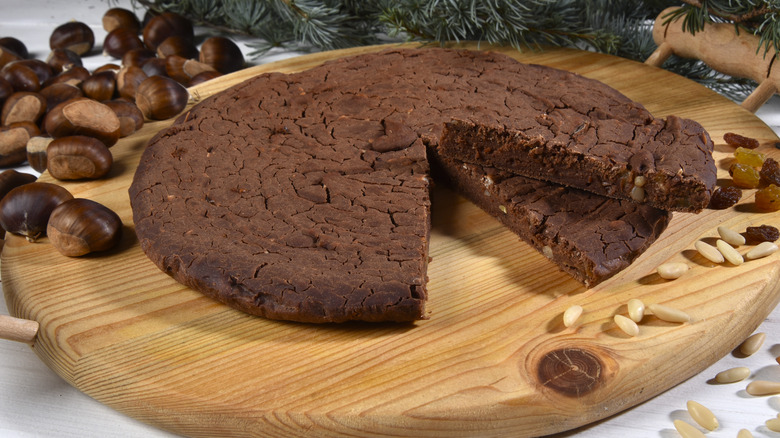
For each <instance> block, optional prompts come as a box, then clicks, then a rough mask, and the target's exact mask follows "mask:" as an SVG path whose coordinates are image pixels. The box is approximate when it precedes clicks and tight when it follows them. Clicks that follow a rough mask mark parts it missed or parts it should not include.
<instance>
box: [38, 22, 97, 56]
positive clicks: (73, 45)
mask: <svg viewBox="0 0 780 438" xmlns="http://www.w3.org/2000/svg"><path fill="white" fill-rule="evenodd" d="M94 45H95V34H94V32H92V29H91V28H90V27H89V26H87V25H86V24H84V23H82V22H80V21H69V22H67V23H65V24H61V25H59V26H57V27H56V28H55V29H54V31H52V33H51V36H50V37H49V48H51V49H52V50H54V49H68V50H71V51H73V52H75V53H76V54H78V55H84V54H86V53H89V51H90V50H92V47H94Z"/></svg>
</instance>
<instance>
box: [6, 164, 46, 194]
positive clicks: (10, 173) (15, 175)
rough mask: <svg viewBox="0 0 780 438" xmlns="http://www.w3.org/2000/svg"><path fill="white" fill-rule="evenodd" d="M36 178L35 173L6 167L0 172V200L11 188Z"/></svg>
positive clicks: (28, 182) (33, 180)
mask: <svg viewBox="0 0 780 438" xmlns="http://www.w3.org/2000/svg"><path fill="white" fill-rule="evenodd" d="M36 179H38V178H36V177H35V175H32V174H30V173H25V172H19V171H16V170H14V169H7V170H4V171H3V172H2V173H0V200H2V199H3V198H5V195H7V194H8V192H10V191H11V190H13V189H15V188H16V187H19V186H21V185H24V184H30V183H31V182H35V180H36Z"/></svg>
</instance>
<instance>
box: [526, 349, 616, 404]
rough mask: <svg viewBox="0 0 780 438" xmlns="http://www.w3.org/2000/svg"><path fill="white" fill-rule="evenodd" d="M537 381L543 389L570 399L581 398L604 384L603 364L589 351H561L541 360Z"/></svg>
mask: <svg viewBox="0 0 780 438" xmlns="http://www.w3.org/2000/svg"><path fill="white" fill-rule="evenodd" d="M537 378H538V379H539V383H541V384H542V386H544V387H547V388H550V389H552V390H554V391H556V392H558V393H560V394H562V395H565V396H568V397H579V396H582V395H585V394H587V393H589V392H591V391H593V390H595V389H596V388H598V387H599V386H600V385H601V384H602V383H603V380H604V364H603V363H602V361H601V360H600V359H599V357H598V356H596V355H595V354H594V353H592V352H590V351H588V350H583V349H581V348H562V349H558V350H553V351H551V352H549V353H547V354H545V355H544V356H543V357H542V359H541V360H540V361H539V365H538V368H537Z"/></svg>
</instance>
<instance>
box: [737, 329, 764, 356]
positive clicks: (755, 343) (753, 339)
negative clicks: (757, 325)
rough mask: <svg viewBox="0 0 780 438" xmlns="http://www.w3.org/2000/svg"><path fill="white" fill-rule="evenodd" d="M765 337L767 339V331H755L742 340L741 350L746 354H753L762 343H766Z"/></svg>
mask: <svg viewBox="0 0 780 438" xmlns="http://www.w3.org/2000/svg"><path fill="white" fill-rule="evenodd" d="M764 339H766V333H755V334H753V335H751V336H749V337H748V338H747V339H745V340H744V341H742V344H740V346H739V352H740V353H742V354H744V355H745V356H750V355H752V354H753V353H755V352H756V351H758V349H759V348H761V346H762V345H764Z"/></svg>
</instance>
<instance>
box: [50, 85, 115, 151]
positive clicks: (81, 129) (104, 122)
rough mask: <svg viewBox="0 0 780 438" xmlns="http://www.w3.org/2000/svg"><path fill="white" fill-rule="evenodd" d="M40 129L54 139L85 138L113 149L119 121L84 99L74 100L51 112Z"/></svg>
mask: <svg viewBox="0 0 780 438" xmlns="http://www.w3.org/2000/svg"><path fill="white" fill-rule="evenodd" d="M43 126H44V128H45V130H46V132H48V133H49V135H50V136H52V137H54V138H60V137H67V136H71V135H87V136H90V137H95V138H97V139H98V140H100V141H101V142H103V144H105V145H106V146H113V145H114V144H115V143H116V142H117V140H119V119H118V118H117V116H116V114H115V113H114V111H113V110H112V109H111V108H109V107H108V106H106V105H105V104H103V103H100V102H98V101H96V100H92V99H88V98H86V97H77V98H75V99H71V100H68V101H65V102H62V103H61V104H59V105H57V106H55V107H54V108H52V109H51V110H50V111H49V112H48V113H47V114H46V117H45V118H44V121H43Z"/></svg>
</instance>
